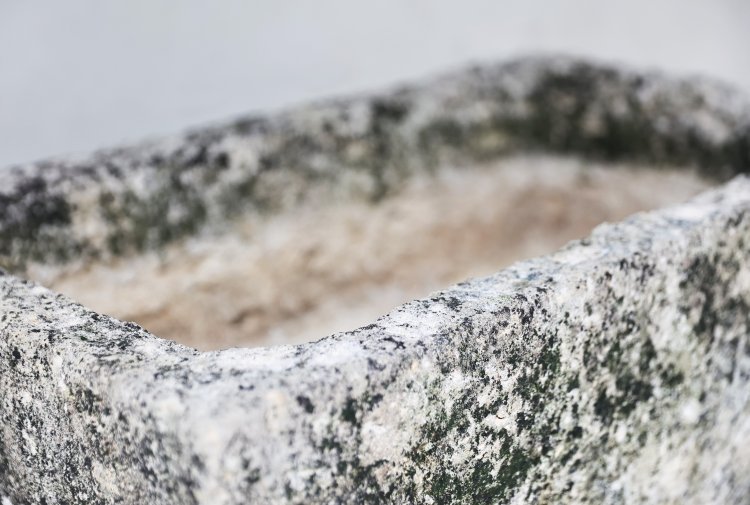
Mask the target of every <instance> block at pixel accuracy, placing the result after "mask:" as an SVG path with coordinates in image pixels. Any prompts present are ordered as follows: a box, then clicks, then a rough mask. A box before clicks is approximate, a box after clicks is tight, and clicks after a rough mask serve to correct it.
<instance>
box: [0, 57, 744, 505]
mask: <svg viewBox="0 0 750 505" xmlns="http://www.w3.org/2000/svg"><path fill="white" fill-rule="evenodd" d="M736 98H737V97H736V96H735V95H733V94H732V93H730V92H728V91H725V90H723V89H722V88H720V87H718V86H715V85H704V84H700V83H695V82H687V81H673V80H669V79H665V78H661V77H654V76H642V75H636V74H631V73H628V72H622V71H618V70H613V69H610V68H604V67H597V66H592V65H589V64H585V63H580V62H574V61H563V62H556V61H552V60H532V61H523V62H517V63H513V64H510V65H506V66H500V67H491V68H484V69H477V70H473V71H471V72H468V73H464V74H460V75H455V76H452V77H448V78H445V79H443V80H440V81H437V82H436V83H433V84H431V85H427V86H424V87H418V88H408V89H406V90H403V91H400V92H396V93H393V94H390V95H384V96H382V97H379V98H369V99H361V100H352V101H347V102H341V103H334V104H326V105H321V106H315V107H311V108H309V109H304V110H296V111H293V112H290V113H288V114H282V115H280V116H278V117H275V118H272V119H258V120H248V121H240V122H238V123H236V124H234V125H232V126H229V127H219V128H216V129H211V130H206V131H202V132H200V133H197V134H194V135H189V136H187V137H185V138H182V139H177V140H175V141H165V142H164V143H160V144H157V145H154V146H144V147H141V148H137V149H132V150H121V151H116V152H108V153H102V154H99V155H96V156H94V157H92V158H90V159H88V160H87V161H85V162H81V163H71V164H64V163H63V164H57V163H49V164H38V165H34V166H30V167H22V168H19V169H17V170H13V171H11V172H3V173H0V179H2V182H3V184H2V185H1V186H0V187H1V188H2V189H0V195H1V196H0V209H1V210H2V211H1V212H0V249H1V250H0V254H2V258H3V262H4V263H5V264H6V266H7V267H9V268H12V269H14V271H15V272H21V271H23V268H24V267H25V265H26V263H27V262H42V263H46V262H49V263H57V262H64V261H67V260H69V259H72V258H83V259H86V258H97V257H102V256H107V255H115V254H125V253H126V252H129V251H136V250H139V249H141V248H151V247H158V246H159V244H163V243H165V242H167V241H170V240H173V239H175V238H176V237H179V236H181V235H184V234H189V233H195V232H197V231H199V230H200V229H201V228H202V227H204V226H208V225H215V224H216V223H220V222H221V221H222V220H225V219H227V216H231V215H233V213H238V212H250V211H254V210H253V209H255V210H258V209H269V208H272V209H274V208H276V207H274V206H278V205H282V204H283V205H294V204H295V202H297V201H299V200H300V199H305V198H309V197H312V196H311V195H315V194H318V196H320V195H328V194H335V193H336V192H337V191H338V189H337V188H341V191H343V192H346V193H347V194H349V193H351V194H360V193H361V194H362V195H364V197H366V198H370V199H373V200H377V199H378V198H380V197H382V196H383V195H384V194H385V193H387V192H388V191H391V190H394V189H395V188H397V187H398V183H399V181H400V180H401V178H402V177H406V176H407V175H408V173H410V172H413V171H418V170H429V167H430V166H432V165H431V164H432V163H434V162H435V161H434V160H435V159H442V160H444V159H451V157H455V158H456V159H464V160H471V159H481V158H482V157H486V156H497V155H499V154H502V153H503V152H507V151H506V150H513V149H536V148H545V149H550V150H554V151H564V152H576V153H580V154H583V155H589V156H597V157H605V158H612V159H621V158H625V159H641V160H645V161H650V162H660V161H670V162H671V161H681V162H693V163H694V164H695V165H696V166H697V167H699V168H701V169H702V170H705V172H706V173H708V174H714V175H716V176H717V177H726V176H728V175H730V174H732V173H737V172H742V171H743V170H745V169H747V167H748V166H750V164H748V163H747V160H748V152H749V151H748V122H747V117H748V116H747V115H746V109H745V108H744V107H745V106H744V105H743V104H744V103H745V102H743V101H742V100H739V99H737V100H735V99H736ZM170 146H172V147H170ZM295 181H296V182H295ZM316 192H317V193H316ZM279 194H280V195H284V197H285V199H284V201H283V202H282V203H279V202H278V201H277V200H275V199H274V198H276V196H277V195H279ZM240 197H241V198H240ZM749 239H750V180H748V179H747V178H745V177H744V176H738V177H737V178H736V179H735V180H734V181H732V182H730V183H728V184H726V185H725V186H723V187H721V188H719V189H717V190H714V191H711V192H709V193H706V194H704V195H702V196H700V197H698V198H697V199H696V200H694V201H692V202H690V203H688V204H685V205H683V206H680V207H676V208H673V209H666V210H662V211H658V212H653V213H648V214H640V215H637V216H635V217H633V218H631V219H629V220H627V221H625V222H622V223H620V224H615V225H604V226H601V227H600V228H598V229H597V230H596V231H595V232H594V233H593V235H592V236H591V237H589V238H587V239H584V240H582V241H579V242H576V243H572V244H571V245H569V246H568V247H566V248H564V249H563V250H561V251H560V252H558V253H556V254H554V255H551V256H548V257H545V258H540V259H536V260H531V261H527V262H523V263H520V264H517V265H515V266H514V267H512V268H509V269H507V270H504V271H502V272H499V273H497V274H496V275H494V276H491V277H488V278H483V279H476V280H472V281H468V282H465V283H462V284H459V285H457V286H454V287H452V288H449V289H447V290H445V291H442V292H439V293H437V294H435V295H433V296H431V297H430V298H427V299H423V300H418V301H414V302H411V303H409V304H406V305H404V306H402V307H399V308H398V309H396V310H394V311H393V312H391V313H390V314H389V315H387V316H384V317H383V318H381V319H379V320H377V321H376V322H374V323H373V324H371V325H369V326H366V327H364V328H361V329H359V330H356V331H353V332H350V333H346V334H338V335H334V336H331V337H328V338H326V339H323V340H321V341H319V342H316V343H313V344H306V345H301V346H295V347H276V348H269V349H232V350H226V351H219V352H204V353H200V352H197V351H194V350H191V349H189V348H186V347H182V346H179V345H177V344H174V343H171V342H168V341H166V340H162V339H159V338H157V337H155V336H153V335H150V334H149V333H147V332H146V331H144V330H143V329H141V328H139V327H138V326H137V325H134V324H133V323H123V322H120V321H117V320H114V319H112V318H109V317H107V316H104V315H100V314H96V313H94V312H91V311H89V310H87V309H85V308H84V307H82V306H80V305H78V304H76V303H74V302H72V301H70V300H68V299H66V298H65V297H63V296H61V295H57V294H55V293H53V292H51V291H49V290H47V289H45V288H42V287H40V286H37V285H34V284H33V283H30V282H28V281H24V280H22V279H20V278H19V277H16V276H14V275H11V274H10V273H3V274H2V275H0V293H1V294H0V502H1V503H2V505H7V504H8V503H12V504H14V505H20V504H27V503H28V504H32V503H33V504H36V503H47V504H55V503H58V504H84V503H85V504H90V503H98V504H111V503H112V504H114V503H133V504H141V503H145V504H165V505H166V504H191V503H196V504H198V503H200V504H210V505H224V504H241V503H300V504H307V503H379V502H385V503H466V504H471V503H513V504H519V503H571V504H583V503H590V504H600V503H607V504H624V503H628V504H629V503H653V504H662V503H675V504H677V503H680V504H682V503H692V504H705V503H717V504H718V503H721V504H731V503H737V504H740V503H747V502H748V500H749V499H750V449H748V448H749V447H750V342H749V341H748V340H749V338H748V336H749V332H748V328H749V326H750V252H749V250H748V243H747V241H748V240H749Z"/></svg>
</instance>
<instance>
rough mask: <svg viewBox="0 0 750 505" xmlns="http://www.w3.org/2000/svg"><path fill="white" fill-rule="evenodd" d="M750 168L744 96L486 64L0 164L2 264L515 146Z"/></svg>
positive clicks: (304, 198) (342, 195)
mask: <svg viewBox="0 0 750 505" xmlns="http://www.w3.org/2000/svg"><path fill="white" fill-rule="evenodd" d="M539 150H542V151H551V152H556V153H573V154H578V155H583V156H587V157H594V158H598V159H604V160H615V161H619V160H627V161H640V162H646V163H651V164H663V163H666V164H673V165H693V166H696V167H698V168H699V169H700V170H701V171H703V172H704V173H706V174H708V175H710V176H713V177H717V178H720V179H726V178H728V177H729V176H731V175H733V174H735V173H738V172H746V171H747V170H748V167H750V106H749V105H748V101H747V99H746V97H745V96H743V95H741V94H739V93H737V92H735V91H733V90H731V89H729V88H726V87H725V86H723V85H721V84H718V83H714V82H710V81H707V80H701V79H673V78H669V77H665V76H663V75H659V74H646V73H638V72H633V71H629V70H621V69H618V68H614V67H607V66H599V65H594V64H590V63H587V62H584V61H579V60H574V59H565V58H544V57H542V58H531V59H524V60H519V61H515V62H511V63H506V64H502V65H495V66H486V67H477V68H473V69H469V70H465V71H462V72H458V73H454V74H452V75H447V76H445V77H442V78H439V79H436V80H434V81H431V82H427V83H425V84H422V85H414V86H405V87H403V88H401V89H399V90H396V91H392V92H388V93H382V94H378V95H373V96H365V97H354V98H349V99H343V100H338V101H329V102H323V103H319V104H312V105H309V106H303V107H298V108H296V109H292V110H289V111H286V112H283V113H280V114H277V115H274V116H268V117H247V118H242V119H239V120H237V121H235V122H233V123H231V124H226V125H217V126H214V127H211V128H204V129H202V130H196V131H194V132H192V133H189V134H187V135H183V136H177V137H174V138H170V139H164V140H161V141H157V142H152V143H148V144H143V145H140V146H135V147H132V148H123V149H116V150H110V151H102V152H99V153H96V154H94V155H91V156H86V157H83V158H81V159H77V160H51V161H47V162H41V163H37V164H33V165H28V166H19V167H12V168H10V169H4V170H1V171H0V267H5V268H9V269H11V270H13V271H18V272H23V271H24V269H25V267H26V266H27V265H28V264H29V263H41V264H45V265H50V264H55V263H57V264H64V263H68V262H79V263H80V262H88V261H96V260H98V259H106V258H109V257H112V256H117V255H122V254H128V253H133V252H138V251H142V250H147V249H151V250H153V249H158V248H160V247H162V246H164V245H165V244H167V243H169V242H171V241H174V240H175V239H179V238H181V237H185V236H187V235H193V234H196V233H200V232H202V231H205V230H212V232H215V230H217V229H220V228H222V227H223V226H224V225H225V224H226V221H227V220H231V219H232V218H233V217H234V216H237V215H238V214H248V213H258V214H269V213H275V212H279V211H282V210H283V209H287V208H289V207H292V206H295V205H298V204H299V203H301V202H310V201H321V200H322V201H326V200H330V199H346V198H353V199H366V200H371V201H377V200H379V199H380V198H382V197H384V196H385V195H387V194H389V193H392V192H394V191H398V189H399V188H400V187H401V186H402V183H403V181H404V180H405V179H407V178H409V177H412V176H414V175H415V174H418V173H425V172H429V171H431V170H433V169H435V168H436V167H437V166H439V165H441V164H443V165H444V164H454V165H461V164H471V163H472V162H482V161H487V160H490V159H495V158H498V157H500V156H503V155H506V154H509V153H513V152H518V151H539Z"/></svg>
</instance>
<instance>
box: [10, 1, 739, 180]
mask: <svg viewBox="0 0 750 505" xmlns="http://www.w3.org/2000/svg"><path fill="white" fill-rule="evenodd" d="M749 49H750V1H748V0H629V1H627V2H625V1H614V0H610V1H605V0H566V1H563V0H507V1H497V0H496V1H489V0H461V1H458V0H456V1H445V0H440V1H437V0H369V1H354V0H316V1H302V0H299V1H293V0H273V1H272V0H268V1H247V0H246V1H216V2H206V1H205V0H181V1H176V0H175V1H166V0H128V1H123V2H102V1H97V0H65V1H55V0H48V1H36V2H23V1H20V0H18V1H17V0H0V166H2V165H8V164H11V163H16V162H23V161H29V160H33V159H37V158H41V157H45V156H50V155H56V154H67V153H76V152H82V151H86V150H89V149H94V148H98V147H103V146H107V145H112V144H117V143H119V142H126V141H132V140H138V139H142V138H144V137H146V136H149V135H153V134H163V133H172V132H175V131H179V130H182V129H184V128H185V127H187V126H190V125H196V124H201V123H203V122H206V121H212V120H217V119H224V118H227V117H231V116H236V115H238V114H240V113H243V112H248V111H261V110H272V109H275V108H278V107H282V106H285V105H290V104H293V103H296V102H300V101H304V100H307V99H310V98H320V97H325V96H329V95H336V94H340V93H350V92H357V91H364V90H368V89H371V88H376V87H378V86H382V85H386V84H389V83H394V82H399V81H403V80H408V79H411V78H421V77H424V76H425V75H428V74H431V73H434V72H438V71H442V70H445V69H449V68H451V67H454V66H458V65H463V64H466V63H469V62H471V61H481V60H496V59H502V58H508V57H512V56H514V55H517V54H525V53H529V52H535V51H557V52H563V53H570V54H576V55H588V56H592V57H596V58H598V59H604V60H610V61H617V62H624V63H628V64H633V65H637V66H646V67H653V68H660V69H664V70H669V71H675V72H682V73H697V74H709V75H713V76H716V77H720V78H722V79H724V80H726V81H729V82H732V83H735V84H736V85H738V86H741V87H744V88H745V89H747V90H748V91H750V50H749Z"/></svg>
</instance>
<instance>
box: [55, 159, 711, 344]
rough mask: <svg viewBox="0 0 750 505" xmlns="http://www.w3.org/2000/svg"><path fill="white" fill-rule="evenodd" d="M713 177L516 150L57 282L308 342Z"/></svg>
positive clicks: (156, 325) (143, 312)
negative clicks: (379, 195)
mask: <svg viewBox="0 0 750 505" xmlns="http://www.w3.org/2000/svg"><path fill="white" fill-rule="evenodd" d="M709 185H710V183H709V182H708V181H706V180H704V179H701V178H700V177H699V176H698V175H696V174H695V173H694V172H692V171H689V170H686V169H677V168H664V167H660V168H647V167H637V166H632V165H605V164H597V163H592V162H584V161H580V160H578V159H574V158H559V157H542V156H519V157H512V158H507V159H504V160H500V161H495V162H493V163H492V164H488V165H483V166H473V167H460V168H451V169H442V170H440V171H439V172H438V173H436V174H434V177H433V176H430V177H427V176H423V177H421V178H415V179H413V180H410V181H408V182H407V183H406V184H405V185H404V187H403V188H401V189H400V190H399V191H398V192H397V193H395V194H394V195H392V196H389V197H387V198H384V199H382V200H379V201H378V202H376V203H367V202H364V201H356V202H355V201H348V202H329V203H324V204H317V205H307V206H304V207H301V208H297V209H294V210H293V211H289V212H286V213H283V214H280V215H275V216H267V217H262V216H257V215H256V216H252V217H245V218H241V219H240V220H239V221H238V222H236V223H235V225H234V226H233V227H232V229H231V230H230V231H229V232H225V233H223V234H222V235H220V236H205V235H204V236H198V237H193V238H190V239H188V240H187V241H184V242H181V243H179V244H175V245H172V246H170V247H169V248H167V249H166V250H164V251H160V252H159V253H158V254H157V253H150V254H145V255H141V256H136V257H132V258H128V259H119V260H115V261H114V262H110V263H107V264H93V265H90V266H88V267H86V268H85V269H84V270H79V271H75V272H73V273H68V274H64V275H61V276H59V277H57V278H55V279H51V280H47V284H48V285H49V286H50V287H51V288H52V289H54V290H56V291H59V292H62V293H64V294H67V295H69V296H71V297H72V298H74V299H76V300H78V301H80V302H81V303H83V304H84V305H86V306H88V307H90V308H92V309H94V310H96V311H99V312H103V313H107V314H110V315H113V316H115V317H117V318H120V319H125V320H132V321H135V322H137V323H139V324H140V325H142V326H144V327H145V328H147V329H148V330H149V331H151V332H153V333H155V334H157V335H159V336H161V337H165V338H170V339H173V340H176V341H178V342H180V343H183V344H186V345H189V346H192V347H196V348H198V349H202V350H210V349H221V348H226V347H234V346H267V345H278V344H296V343H302V342H307V341H312V340H316V339H318V338H321V337H323V336H326V335H328V334H331V333H334V332H339V331H346V330H351V329H354V328H356V327H358V326H361V325H364V324H367V323H369V322H371V321H373V320H375V319H376V318H377V317H378V316H380V315H382V314H384V313H386V312H388V311H389V310H390V309H392V308H394V307H396V306H398V305H399V304H401V303H404V302H406V301H408V300H411V299H414V298H419V297H423V296H426V295H427V294H429V293H430V292H432V291H435V290H437V289H441V288H444V287H447V286H448V285H450V284H452V283H455V282H459V281H461V280H464V279H466V278H469V277H475V276H481V275H487V274H491V273H492V272H495V271H497V270H499V269H500V268H502V267H504V266H507V265H508V264H510V263H512V262H514V261H517V260H520V259H525V258H530V257H534V256H538V255H541V254H545V253H549V252H552V251H554V250H555V249H557V248H559V247H560V246H562V245H563V244H565V243H566V242H568V241H570V240H572V239H576V238H581V237H584V236H585V235H586V234H588V233H589V232H590V231H591V229H592V228H593V227H595V226H596V225H598V224H599V223H601V222H604V221H616V220H621V219H623V218H624V217H626V216H627V215H629V214H632V213H634V212H637V211H640V210H646V209H652V208H658V207H662V206H665V205H668V204H671V203H676V202H680V201H684V200H685V199H687V198H689V197H690V196H692V195H694V194H696V193H698V192H699V191H701V190H702V189H704V188H706V187H707V186H709Z"/></svg>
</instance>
